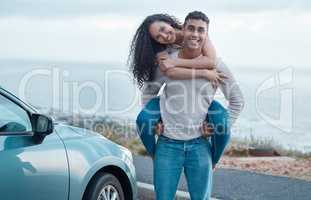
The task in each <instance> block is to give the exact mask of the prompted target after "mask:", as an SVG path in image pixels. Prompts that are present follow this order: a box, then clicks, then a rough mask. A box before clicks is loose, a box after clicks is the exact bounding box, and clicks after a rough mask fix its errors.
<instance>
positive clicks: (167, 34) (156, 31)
mask: <svg viewBox="0 0 311 200" xmlns="http://www.w3.org/2000/svg"><path fill="white" fill-rule="evenodd" d="M149 33H150V35H151V37H152V38H153V39H154V40H155V41H157V42H158V43H160V44H173V43H174V42H175V40H176V34H175V29H174V28H173V27H172V26H171V25H169V24H168V23H166V22H163V21H156V22H153V23H152V24H151V25H150V27H149Z"/></svg>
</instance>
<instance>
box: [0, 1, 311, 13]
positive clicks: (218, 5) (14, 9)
mask: <svg viewBox="0 0 311 200" xmlns="http://www.w3.org/2000/svg"><path fill="white" fill-rule="evenodd" d="M310 8H311V2H310V1H308V0H296V1H292V0H275V1H268V0H261V1H258V0H248V1H245V0H235V1H231V0H223V1H217V0H209V1H206V0H196V1H188V0H187V1H184V2H181V1H167V0H157V1H153V2H148V3H147V2H146V1H143V0H135V1H132V0H131V1H130V0H123V1H121V0H66V1H63V0H54V1H50V0H1V1H0V16H25V17H76V16H81V15H82V16H85V15H89V16H90V15H92V16H94V15H106V14H119V15H148V14H151V13H158V12H168V13H172V14H175V13H183V14H185V13H187V12H189V11H191V10H202V11H205V12H261V11H269V10H302V11H303V10H305V11H309V10H310Z"/></svg>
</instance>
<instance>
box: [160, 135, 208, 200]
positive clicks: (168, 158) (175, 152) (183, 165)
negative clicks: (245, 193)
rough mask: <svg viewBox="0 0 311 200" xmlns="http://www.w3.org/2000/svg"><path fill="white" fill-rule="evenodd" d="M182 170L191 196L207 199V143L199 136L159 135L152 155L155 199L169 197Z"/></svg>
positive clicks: (200, 199) (172, 194)
mask: <svg viewBox="0 0 311 200" xmlns="http://www.w3.org/2000/svg"><path fill="white" fill-rule="evenodd" d="M182 170H184V174H185V177H186V180H187V186H188V191H189V193H190V197H191V199H192V200H209V199H210V196H211V191H212V160H211V144H210V142H209V141H208V140H206V139H205V138H203V137H199V138H195V139H191V140H174V139H170V138H168V137H165V136H163V135H161V136H159V138H158V140H157V144H156V151H155V158H154V186H155V192H156V199H157V200H173V199H174V197H175V193H176V190H177V186H178V182H179V179H180V175H181V173H182Z"/></svg>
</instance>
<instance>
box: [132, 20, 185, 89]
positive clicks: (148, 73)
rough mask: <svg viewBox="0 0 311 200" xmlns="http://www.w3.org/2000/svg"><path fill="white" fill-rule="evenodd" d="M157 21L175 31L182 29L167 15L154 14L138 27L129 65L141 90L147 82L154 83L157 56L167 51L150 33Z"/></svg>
mask: <svg viewBox="0 0 311 200" xmlns="http://www.w3.org/2000/svg"><path fill="white" fill-rule="evenodd" d="M156 21H163V22H166V23H168V24H170V25H171V26H172V27H173V28H175V29H181V27H182V26H181V23H180V22H179V21H178V20H177V19H176V18H175V17H173V16H170V15H167V14H154V15H150V16H148V17H146V19H145V20H144V21H143V22H142V24H141V25H140V26H139V27H138V29H137V31H136V33H135V35H134V37H133V40H132V42H131V46H130V53H129V58H128V63H129V65H130V70H131V71H132V72H133V75H134V79H135V81H136V82H137V84H138V87H139V88H141V87H142V86H143V85H144V82H145V81H152V80H153V79H154V74H155V71H156V68H157V65H156V62H155V61H156V54H157V53H159V52H161V51H164V50H165V49H166V47H167V46H166V45H165V44H160V43H158V42H156V41H155V40H154V39H153V38H152V37H151V35H150V33H149V27H150V25H151V24H152V23H154V22H156Z"/></svg>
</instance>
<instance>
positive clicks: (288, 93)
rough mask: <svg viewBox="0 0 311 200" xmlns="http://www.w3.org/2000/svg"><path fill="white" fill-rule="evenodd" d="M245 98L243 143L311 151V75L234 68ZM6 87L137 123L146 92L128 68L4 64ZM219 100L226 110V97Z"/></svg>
mask: <svg viewBox="0 0 311 200" xmlns="http://www.w3.org/2000/svg"><path fill="white" fill-rule="evenodd" d="M229 68H230V69H231V71H232V73H233V74H234V76H235V78H236V80H237V81H238V83H239V85H240V87H241V89H242V91H243V94H244V98H245V107H244V110H243V112H242V113H241V115H240V118H239V119H238V121H237V122H236V124H235V125H234V127H233V129H232V130H233V131H232V134H233V136H234V137H238V138H249V137H250V136H251V135H252V136H254V137H256V138H261V139H273V140H274V141H275V142H277V143H278V144H281V145H282V146H284V147H285V148H287V149H296V150H299V151H302V152H311V131H310V130H311V115H310V111H311V103H310V99H311V92H310V91H311V90H310V89H309V87H310V85H311V79H310V77H311V70H310V69H307V68H299V67H297V68H295V67H288V66H271V67H268V66H262V67H261V66H253V65H249V66H235V65H232V66H229ZM0 69H1V73H0V86H1V87H3V88H5V89H7V90H9V91H11V92H12V93H14V94H16V95H17V96H19V97H20V98H22V99H23V100H25V101H26V102H28V103H30V104H32V105H34V106H37V107H40V108H41V109H42V110H49V109H50V108H53V109H56V110H61V111H64V112H71V113H72V112H73V113H81V114H87V115H90V114H91V115H92V114H96V115H108V116H113V117H118V118H120V119H129V121H133V120H134V119H135V117H136V115H137V114H138V112H139V110H140V91H139V89H138V88H137V86H136V85H135V84H134V82H133V80H132V76H131V74H130V73H129V70H128V67H127V66H126V65H125V64H124V63H91V62H90V63H74V62H51V61H38V60H13V59H12V60H0ZM216 99H217V100H219V101H221V102H222V103H223V104H224V105H227V102H226V101H225V100H224V97H223V96H222V95H221V92H219V94H217V95H216Z"/></svg>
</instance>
